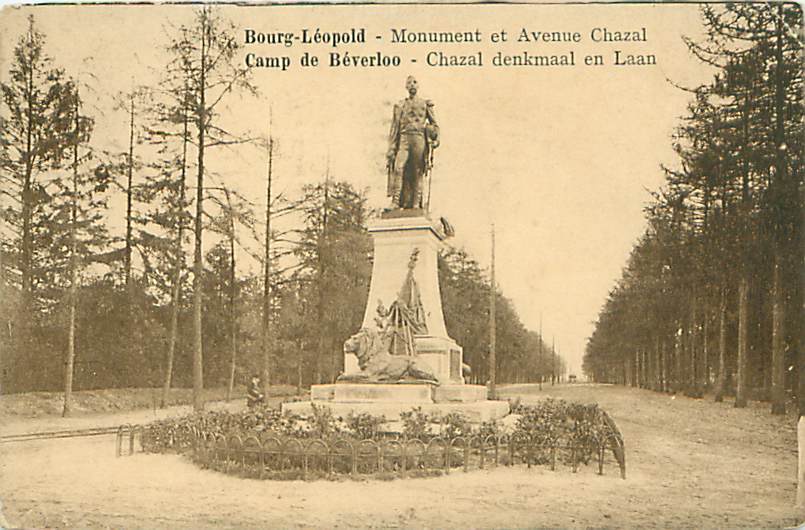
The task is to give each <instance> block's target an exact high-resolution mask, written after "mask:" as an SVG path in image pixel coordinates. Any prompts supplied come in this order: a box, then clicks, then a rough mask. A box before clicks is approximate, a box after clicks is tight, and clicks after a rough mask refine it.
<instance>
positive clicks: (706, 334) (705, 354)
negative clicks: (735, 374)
mask: <svg viewBox="0 0 805 530" xmlns="http://www.w3.org/2000/svg"><path fill="white" fill-rule="evenodd" d="M709 338H710V315H709V313H708V311H705V313H704V329H703V330H702V359H701V363H700V365H699V368H700V377H701V379H700V381H701V387H700V392H699V395H700V396H704V392H705V390H707V389H708V388H709V387H710V349H709V342H710V341H709Z"/></svg>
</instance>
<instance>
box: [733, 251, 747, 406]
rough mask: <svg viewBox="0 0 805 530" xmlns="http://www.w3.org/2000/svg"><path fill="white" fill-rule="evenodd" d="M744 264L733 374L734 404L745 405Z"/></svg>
mask: <svg viewBox="0 0 805 530" xmlns="http://www.w3.org/2000/svg"><path fill="white" fill-rule="evenodd" d="M748 275H749V273H748V271H747V267H746V265H744V267H743V270H742V271H741V279H740V280H739V283H738V361H737V366H736V374H735V406H736V407H738V408H743V407H746V377H747V373H746V372H747V365H748V360H749V355H748V353H749V278H748Z"/></svg>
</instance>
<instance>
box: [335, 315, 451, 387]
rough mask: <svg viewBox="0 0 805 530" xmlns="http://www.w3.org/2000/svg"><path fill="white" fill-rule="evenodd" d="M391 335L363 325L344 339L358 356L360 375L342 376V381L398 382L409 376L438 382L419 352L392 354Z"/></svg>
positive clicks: (350, 350) (348, 347) (346, 348)
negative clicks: (390, 350)
mask: <svg viewBox="0 0 805 530" xmlns="http://www.w3.org/2000/svg"><path fill="white" fill-rule="evenodd" d="M390 346H391V336H390V335H389V334H387V333H381V332H379V331H378V330H376V329H367V328H363V329H361V330H360V331H359V332H358V333H356V334H354V335H353V336H351V337H350V338H349V339H347V341H346V342H344V353H354V354H355V355H356V356H357V357H358V367H360V369H361V371H360V372H359V373H356V374H344V375H341V376H340V377H339V378H338V380H339V381H353V382H363V383H375V382H377V383H380V382H383V383H395V382H397V381H400V380H402V379H405V378H411V379H416V380H420V381H430V382H433V383H438V382H439V379H438V377H437V376H436V375H435V374H434V373H433V370H432V368H431V367H430V366H429V365H428V364H427V363H425V362H423V361H422V360H420V359H418V358H417V356H416V355H391V354H390V353H389V349H390Z"/></svg>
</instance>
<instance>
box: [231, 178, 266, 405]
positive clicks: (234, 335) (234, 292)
mask: <svg viewBox="0 0 805 530" xmlns="http://www.w3.org/2000/svg"><path fill="white" fill-rule="evenodd" d="M224 194H225V195H226V205H227V208H228V209H229V325H230V343H231V346H232V360H231V363H230V367H229V384H228V385H227V387H226V400H227V401H229V400H231V399H232V391H233V389H234V387H235V365H236V363H237V356H238V311H237V306H236V304H237V299H238V285H237V278H236V277H235V215H234V212H233V211H232V201H231V200H230V196H229V190H228V189H227V188H224ZM266 395H268V394H266Z"/></svg>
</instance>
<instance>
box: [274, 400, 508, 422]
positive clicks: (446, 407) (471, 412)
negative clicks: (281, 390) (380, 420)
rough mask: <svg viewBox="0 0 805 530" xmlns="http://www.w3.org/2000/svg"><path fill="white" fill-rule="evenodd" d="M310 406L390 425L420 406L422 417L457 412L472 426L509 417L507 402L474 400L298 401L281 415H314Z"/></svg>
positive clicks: (342, 415) (334, 414) (285, 405)
mask: <svg viewBox="0 0 805 530" xmlns="http://www.w3.org/2000/svg"><path fill="white" fill-rule="evenodd" d="M313 405H316V406H317V407H326V408H328V409H330V411H331V412H332V414H333V416H336V417H339V416H340V417H342V418H346V417H347V416H348V415H349V414H361V413H364V414H371V415H373V416H385V418H386V419H387V420H388V421H389V422H396V421H399V419H400V413H402V412H410V411H411V409H413V408H415V407H420V408H421V409H422V412H424V413H425V414H432V415H436V416H444V415H446V414H450V413H452V412H458V413H460V414H462V415H463V416H465V417H466V418H467V420H469V421H470V422H472V423H481V422H484V421H490V420H497V419H501V418H503V417H505V416H507V415H508V414H509V403H508V402H506V401H477V402H475V403H417V402H409V403H392V402H373V403H370V402H352V403H345V402H336V401H297V402H295V403H283V404H282V412H290V413H292V414H299V415H300V416H308V415H310V414H312V413H313V407H312V406H313Z"/></svg>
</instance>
